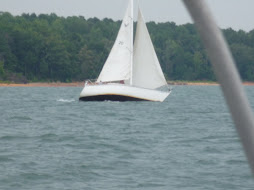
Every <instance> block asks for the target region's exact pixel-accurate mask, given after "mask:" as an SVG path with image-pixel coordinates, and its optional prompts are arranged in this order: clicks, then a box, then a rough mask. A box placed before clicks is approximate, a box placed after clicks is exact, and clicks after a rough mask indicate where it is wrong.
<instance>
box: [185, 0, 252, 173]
mask: <svg viewBox="0 0 254 190" xmlns="http://www.w3.org/2000/svg"><path fill="white" fill-rule="evenodd" d="M183 2H184V3H185V6H186V7H187V9H188V10H189V12H190V14H191V16H192V18H193V20H194V21H195V24H196V27H197V29H198V32H199V33H200V36H201V39H202V41H203V42H204V45H205V47H206V49H207V51H208V55H209V57H210V60H211V62H212V65H213V68H214V71H215V74H216V77H217V79H218V81H219V82H220V84H221V88H222V91H223V93H224V96H225V98H226V101H227V104H228V107H229V109H230V111H231V115H232V117H233V120H234V122H235V126H236V128H237V131H238V134H239V136H240V139H241V141H242V144H243V147H244V150H245V153H246V155H247V158H248V161H249V164H250V166H251V169H252V172H253V173H254V117H253V113H252V110H251V108H250V105H249V103H248V100H247V97H246V95H245V93H244V89H243V86H242V82H241V79H240V76H239V73H238V71H237V69H236V66H235V63H234V60H233V58H232V55H231V53H230V51H229V48H228V46H227V44H226V42H225V40H224V38H223V35H222V32H221V31H220V30H219V28H218V27H217V25H216V23H215V21H214V19H213V16H212V14H211V11H210V9H209V8H208V6H207V4H206V2H205V1H204V0H183Z"/></svg>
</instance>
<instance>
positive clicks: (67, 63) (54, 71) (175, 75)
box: [0, 13, 254, 82]
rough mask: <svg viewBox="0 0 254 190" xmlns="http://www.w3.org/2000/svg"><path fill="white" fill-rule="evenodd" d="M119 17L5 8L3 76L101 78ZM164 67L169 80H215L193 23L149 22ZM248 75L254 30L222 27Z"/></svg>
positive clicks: (252, 68)
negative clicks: (20, 11)
mask: <svg viewBox="0 0 254 190" xmlns="http://www.w3.org/2000/svg"><path fill="white" fill-rule="evenodd" d="M120 24H121V22H120V21H117V22H115V21H113V20H111V19H103V20H99V19H97V18H90V19H85V18H84V17H81V16H80V17H75V16H73V17H67V18H64V17H58V16H57V15H55V14H50V15H45V14H41V15H38V16H37V15H35V14H23V15H21V16H12V15H11V14H10V13H1V14H0V80H10V81H16V82H17V81H18V82H26V81H64V82H68V81H82V80H85V79H88V78H92V79H93V78H96V77H97V76H98V74H99V72H100V70H101V68H102V66H103V64H104V62H105V60H106V58H107V55H108V53H109V51H110V49H111V47H112V45H113V43H114V40H115V38H116V35H117V32H118V29H119V27H120ZM147 25H148V29H149V32H150V34H151V38H152V40H153V42H154V46H155V49H156V52H157V54H158V57H159V60H160V63H161V66H162V69H163V71H164V73H165V75H166V77H167V79H170V80H215V77H214V74H213V72H212V69H211V65H210V62H209V60H208V57H207V55H206V52H205V50H204V48H203V46H202V44H201V42H200V39H199V37H198V35H197V33H196V30H195V27H194V26H193V25H192V24H186V25H181V26H177V25H176V24H175V23H173V22H167V23H154V22H149V23H148V24H147ZM223 32H224V34H225V36H226V39H227V40H228V42H229V45H230V47H231V50H232V53H233V55H234V57H235V59H236V61H237V67H238V68H239V70H240V73H241V75H242V77H243V79H244V80H246V81H254V30H252V31H250V32H244V31H242V30H240V31H234V30H232V29H226V30H224V31H223Z"/></svg>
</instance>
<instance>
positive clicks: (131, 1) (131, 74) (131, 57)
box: [130, 0, 134, 85]
mask: <svg viewBox="0 0 254 190" xmlns="http://www.w3.org/2000/svg"><path fill="white" fill-rule="evenodd" d="M130 5H131V18H130V19H131V31H132V33H131V38H130V40H131V42H130V44H131V49H130V51H131V56H130V59H131V60H130V61H131V73H130V85H132V76H133V32H134V31H133V12H134V11H133V0H130Z"/></svg>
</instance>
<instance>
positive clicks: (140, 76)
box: [132, 9, 167, 89]
mask: <svg viewBox="0 0 254 190" xmlns="http://www.w3.org/2000/svg"><path fill="white" fill-rule="evenodd" d="M132 77H133V78H132V85H133V86H137V87H143V88H149V89H156V88H159V87H161V86H164V85H166V84H167V82H166V79H165V77H164V75H163V72H162V70H161V67H160V63H159V60H158V58H157V55H156V53H155V50H154V47H153V44H152V41H151V38H150V35H149V33H148V30H147V27H146V24H145V21H144V19H143V15H142V13H141V11H140V9H139V14H138V24H137V30H136V36H135V43H134V55H133V73H132Z"/></svg>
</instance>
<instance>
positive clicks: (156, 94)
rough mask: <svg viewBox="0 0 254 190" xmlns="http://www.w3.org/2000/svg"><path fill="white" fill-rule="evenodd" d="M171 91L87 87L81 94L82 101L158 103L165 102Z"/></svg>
mask: <svg viewBox="0 0 254 190" xmlns="http://www.w3.org/2000/svg"><path fill="white" fill-rule="evenodd" d="M169 94H170V91H168V92H164V91H159V90H151V89H144V88H137V87H133V86H128V85H123V84H98V85H86V86H85V87H84V89H83V90H82V91H81V93H80V97H79V100H81V101H158V102H163V101H164V100H165V99H166V98H167V96H168V95H169Z"/></svg>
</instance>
